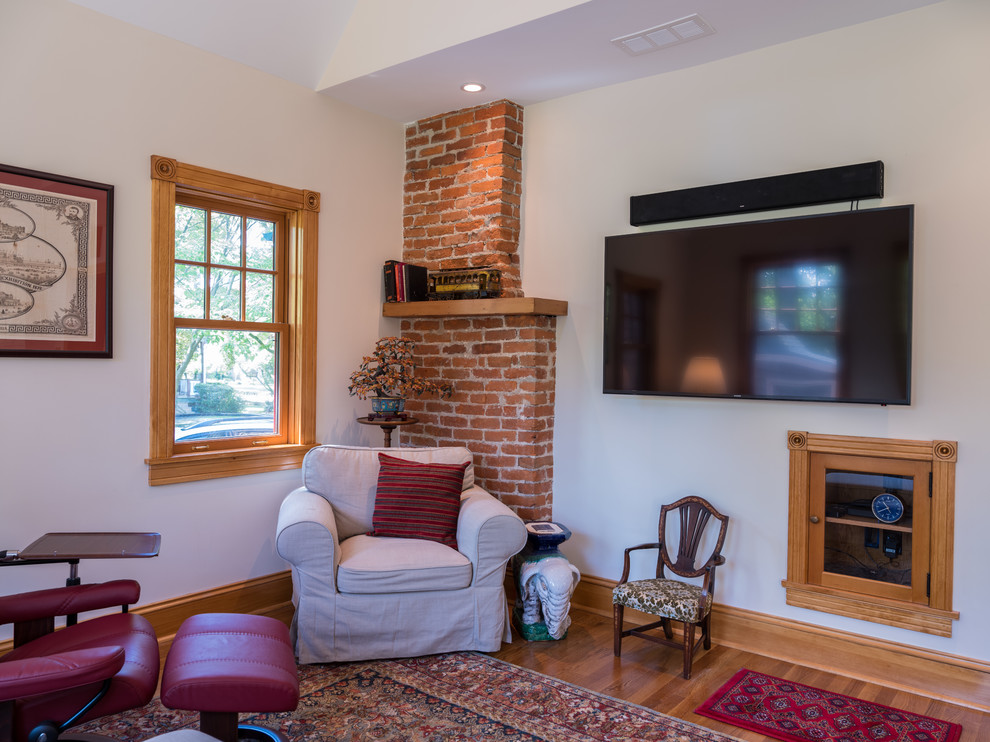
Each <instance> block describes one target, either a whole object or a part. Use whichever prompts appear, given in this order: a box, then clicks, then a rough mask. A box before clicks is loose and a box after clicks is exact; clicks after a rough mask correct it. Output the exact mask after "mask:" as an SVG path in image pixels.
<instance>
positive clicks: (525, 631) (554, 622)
mask: <svg viewBox="0 0 990 742" xmlns="http://www.w3.org/2000/svg"><path fill="white" fill-rule="evenodd" d="M526 532H527V533H526V546H524V547H523V549H522V551H520V552H519V553H518V554H516V555H515V556H514V557H513V558H512V570H513V572H514V574H515V576H516V594H517V595H518V596H519V597H518V599H517V600H516V605H515V608H514V609H513V612H512V625H513V626H515V627H516V631H518V632H519V634H520V636H522V638H523V639H526V640H527V641H553V640H556V639H563V638H564V637H565V636H567V627H568V626H570V624H571V617H570V610H571V595H572V594H573V593H574V588H576V587H577V584H578V582H579V581H580V580H581V573H580V572H579V571H578V568H577V567H575V566H574V565H573V564H571V563H570V562H568V561H567V558H566V557H565V556H564V555H563V554H562V553H560V551H559V550H558V549H557V547H558V546H559V545H560V544H562V543H563V542H564V541H566V540H567V539H568V538H570V536H571V532H570V531H569V530H568V529H567V528H565V527H564V526H562V525H561V524H560V523H552V522H550V521H529V522H527V523H526Z"/></svg>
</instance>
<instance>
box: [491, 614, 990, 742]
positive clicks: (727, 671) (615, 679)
mask: <svg viewBox="0 0 990 742" xmlns="http://www.w3.org/2000/svg"><path fill="white" fill-rule="evenodd" d="M571 620H572V623H571V627H570V629H569V630H568V633H567V637H566V638H564V639H562V640H560V641H555V642H527V641H525V640H524V639H520V638H519V637H518V636H516V635H514V638H513V642H512V644H505V645H503V647H502V649H501V650H500V651H498V652H493V653H492V656H493V657H498V658H499V659H502V660H505V661H506V662H511V663H513V664H515V665H519V666H520V667H526V668H529V669H531V670H536V671H537V672H541V673H543V674H545V675H550V676H552V677H555V678H559V679H560V680H563V681H565V682H568V683H573V684H574V685H578V686H581V687H582V688H587V689H589V690H593V691H596V692H598V693H604V694H605V695H609V696H612V697H613V698H621V699H623V700H626V701H630V702H632V703H636V704H639V705H640V706H647V707H649V708H652V709H655V710H657V711H660V712H662V713H665V714H668V715H670V716H675V717H677V718H679V719H684V720H685V721H690V722H692V723H694V724H699V725H701V726H705V727H708V728H710V729H714V730H716V731H719V732H722V733H724V734H730V735H733V736H735V737H738V738H739V739H742V740H747V742H764V740H769V739H770V738H769V737H765V736H763V735H761V734H757V733H755V732H751V731H747V730H745V729H740V728H739V727H735V726H731V725H729V724H723V723H721V722H718V721H715V720H714V719H708V718H705V717H703V716H698V715H697V714H695V713H694V709H695V708H697V707H698V706H699V705H700V704H701V703H702V702H703V701H704V700H705V699H707V698H708V697H709V696H710V695H712V694H713V693H714V692H715V691H717V690H718V689H719V688H720V687H721V686H722V685H723V684H724V683H726V682H727V681H728V680H729V678H731V677H732V676H733V675H734V674H735V673H736V672H737V671H739V670H740V669H742V668H743V667H746V668H749V669H750V670H754V671H756V672H763V673H767V674H768V675H775V676H777V677H781V678H786V679H788V680H793V681H795V682H798V683H805V684H807V685H813V686H815V687H817V688H822V689H825V690H830V691H834V692H836V693H843V694H845V695H849V696H855V697H857V698H862V699H864V700H868V701H873V702H876V703H880V704H884V705H886V706H893V707H895V708H899V709H903V710H904V711H912V712H914V713H917V714H924V715H926V716H935V717H938V718H940V719H945V720H946V721H953V722H956V723H957V724H961V725H962V728H963V731H962V737H961V738H960V742H980V740H988V739H990V714H984V713H982V712H980V711H976V710H973V709H970V708H966V707H962V706H955V705H952V704H949V703H945V702H943V701H936V700H933V699H931V698H927V697H925V696H919V695H914V694H911V693H905V692H902V691H895V690H891V689H889V688H885V687H883V686H881V685H875V684H872V683H865V682H862V681H858V680H852V679H850V678H846V677H843V676H841V675H832V674H830V673H827V672H822V671H819V670H813V669H810V668H807V667H801V666H800V665H792V664H789V663H787V662H782V661H779V660H774V659H769V658H767V657H763V656H761V655H757V654H752V653H750V652H744V651H741V650H738V649H730V648H728V647H720V646H718V626H717V625H714V626H713V629H712V637H713V644H712V648H711V649H710V650H709V651H707V652H706V651H701V652H700V653H699V654H698V655H696V656H695V660H694V668H693V671H692V675H691V679H690V680H685V679H684V678H682V677H681V664H682V655H681V654H680V653H679V652H678V651H677V650H675V649H669V648H666V647H661V646H658V645H656V644H653V643H651V642H647V641H644V640H642V639H637V638H635V637H629V638H626V639H624V640H623V643H622V658H621V659H619V658H616V657H614V656H613V654H612V620H611V618H606V617H604V616H599V615H598V614H595V613H591V612H589V611H585V610H581V609H577V608H575V609H572V611H571Z"/></svg>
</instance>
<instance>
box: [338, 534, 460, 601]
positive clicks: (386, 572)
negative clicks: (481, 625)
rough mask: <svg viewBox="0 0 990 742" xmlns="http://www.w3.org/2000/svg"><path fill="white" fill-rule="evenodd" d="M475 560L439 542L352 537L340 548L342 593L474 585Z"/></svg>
mask: <svg viewBox="0 0 990 742" xmlns="http://www.w3.org/2000/svg"><path fill="white" fill-rule="evenodd" d="M471 571H472V570H471V560H470V559H468V558H467V557H466V556H464V555H463V554H461V552H459V551H456V550H455V549H451V548H450V547H449V546H444V545H443V544H439V543H437V542H436V541H425V540H423V539H410V538H377V537H374V536H351V537H350V538H349V539H347V540H346V541H344V542H343V543H342V544H341V545H340V566H339V567H338V568H337V587H338V588H339V590H340V592H342V593H363V594H366V595H370V594H374V593H418V592H423V591H426V590H460V589H462V588H465V587H468V586H470V584H471Z"/></svg>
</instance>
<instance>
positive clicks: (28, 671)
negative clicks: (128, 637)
mask: <svg viewBox="0 0 990 742" xmlns="http://www.w3.org/2000/svg"><path fill="white" fill-rule="evenodd" d="M123 666H124V649H123V647H114V646H110V647H93V648H91V649H76V650H73V651H71V652H62V653H60V654H52V655H49V656H47V657H28V658H26V659H23V660H9V661H7V662H0V702H3V701H12V700H15V699H17V698H24V697H25V696H34V695H38V694H39V693H54V692H57V691H61V690H68V689H69V688H75V687H77V686H80V685H87V684H89V683H96V682H99V681H101V680H106V679H107V678H112V677H113V676H114V675H116V674H117V673H118V672H119V671H120V668H122V667H123Z"/></svg>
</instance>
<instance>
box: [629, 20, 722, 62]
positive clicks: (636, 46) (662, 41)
mask: <svg viewBox="0 0 990 742" xmlns="http://www.w3.org/2000/svg"><path fill="white" fill-rule="evenodd" d="M713 33H715V30H714V29H713V28H712V27H711V26H709V25H708V23H707V21H705V19H704V18H702V17H701V16H700V15H698V14H697V13H695V14H694V15H689V16H687V17H686V18H679V19H677V20H676V21H670V22H669V23H664V24H661V25H659V26H654V27H653V28H647V29H646V30H644V31H637V32H636V33H631V34H627V35H626V36H620V37H619V38H617V39H612V43H613V44H615V45H616V46H617V47H619V48H620V49H622V51H624V52H625V53H626V54H628V55H629V56H631V57H637V56H639V55H640V54H646V53H647V52H655V51H657V50H658V49H664V48H666V47H668V46H674V45H675V44H681V43H683V42H685V41H693V40H694V39H700V38H701V37H703V36H711V35H712V34H713Z"/></svg>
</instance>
